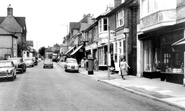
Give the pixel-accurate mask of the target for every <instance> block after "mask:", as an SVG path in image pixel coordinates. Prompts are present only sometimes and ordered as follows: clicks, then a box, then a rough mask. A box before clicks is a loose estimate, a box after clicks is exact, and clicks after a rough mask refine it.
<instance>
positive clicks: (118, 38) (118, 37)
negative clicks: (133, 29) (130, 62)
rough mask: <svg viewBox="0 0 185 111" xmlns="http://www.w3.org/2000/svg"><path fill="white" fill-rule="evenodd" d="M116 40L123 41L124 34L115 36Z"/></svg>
mask: <svg viewBox="0 0 185 111" xmlns="http://www.w3.org/2000/svg"><path fill="white" fill-rule="evenodd" d="M116 39H117V40H120V39H125V34H120V35H117V36H116Z"/></svg>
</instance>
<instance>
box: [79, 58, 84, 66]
mask: <svg viewBox="0 0 185 111" xmlns="http://www.w3.org/2000/svg"><path fill="white" fill-rule="evenodd" d="M84 63H85V61H84V59H83V58H82V60H81V62H80V66H81V67H82V68H83V67H84Z"/></svg>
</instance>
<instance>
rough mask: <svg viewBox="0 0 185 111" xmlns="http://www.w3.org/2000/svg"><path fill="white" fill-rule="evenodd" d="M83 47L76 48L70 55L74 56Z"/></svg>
mask: <svg viewBox="0 0 185 111" xmlns="http://www.w3.org/2000/svg"><path fill="white" fill-rule="evenodd" d="M82 46H83V45H80V46H79V47H78V48H76V49H75V50H74V51H73V52H72V53H71V54H70V55H74V54H75V53H76V52H77V51H78V50H80V48H82Z"/></svg>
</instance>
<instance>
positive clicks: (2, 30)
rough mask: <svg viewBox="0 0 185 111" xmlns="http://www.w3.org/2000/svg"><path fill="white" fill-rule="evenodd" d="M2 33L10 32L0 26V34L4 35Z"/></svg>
mask: <svg viewBox="0 0 185 111" xmlns="http://www.w3.org/2000/svg"><path fill="white" fill-rule="evenodd" d="M4 34H12V33H10V32H8V31H7V30H5V29H3V28H2V27H0V35H4Z"/></svg>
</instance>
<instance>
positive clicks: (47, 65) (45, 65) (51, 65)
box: [44, 64, 53, 67]
mask: <svg viewBox="0 0 185 111" xmlns="http://www.w3.org/2000/svg"><path fill="white" fill-rule="evenodd" d="M44 67H53V64H44Z"/></svg>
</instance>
